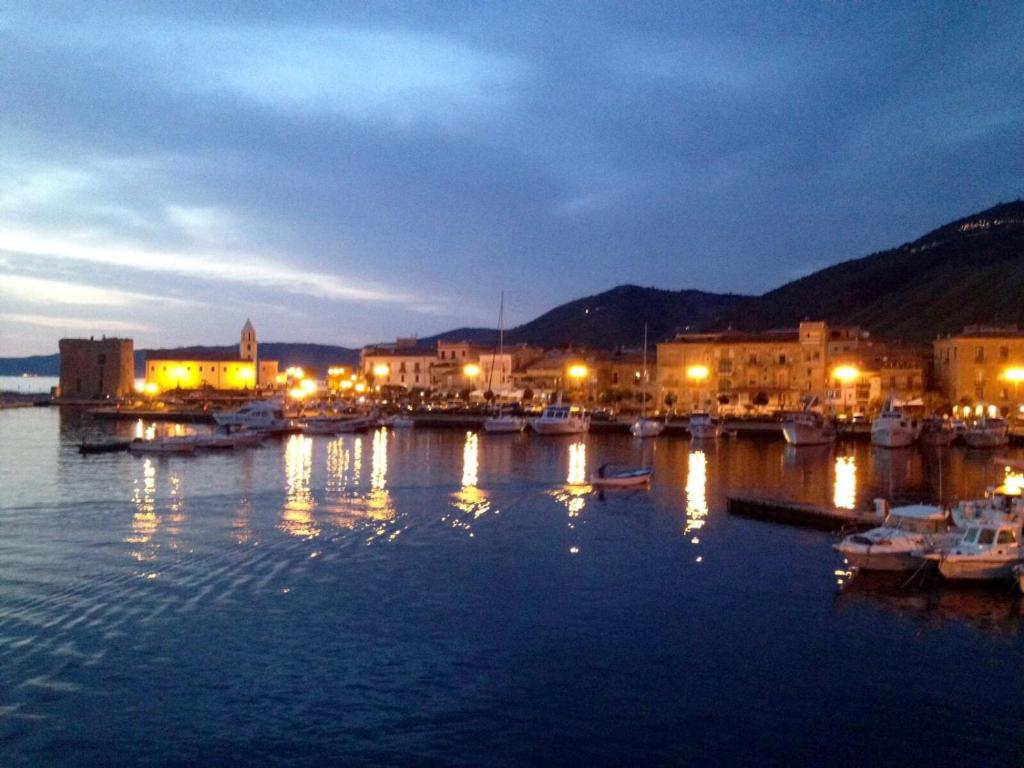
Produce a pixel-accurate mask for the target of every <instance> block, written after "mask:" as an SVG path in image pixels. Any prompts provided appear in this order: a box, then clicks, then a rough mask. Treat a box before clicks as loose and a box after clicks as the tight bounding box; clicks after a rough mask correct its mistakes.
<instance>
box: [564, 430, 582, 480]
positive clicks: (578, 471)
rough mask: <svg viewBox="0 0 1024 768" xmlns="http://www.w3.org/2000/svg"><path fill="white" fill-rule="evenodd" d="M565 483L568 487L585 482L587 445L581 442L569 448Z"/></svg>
mask: <svg viewBox="0 0 1024 768" xmlns="http://www.w3.org/2000/svg"><path fill="white" fill-rule="evenodd" d="M565 482H567V483H568V484H569V485H583V484H584V483H586V482H587V444H586V443H584V442H583V441H582V440H581V441H579V442H575V443H573V444H572V445H570V446H569V474H568V475H566V478H565Z"/></svg>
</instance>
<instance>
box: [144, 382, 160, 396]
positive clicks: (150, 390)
mask: <svg viewBox="0 0 1024 768" xmlns="http://www.w3.org/2000/svg"><path fill="white" fill-rule="evenodd" d="M143 390H145V392H146V394H147V395H155V394H156V393H157V392H159V391H160V387H158V386H157V385H156V384H155V383H154V382H152V381H148V382H146V386H144V387H143Z"/></svg>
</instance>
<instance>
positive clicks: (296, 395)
mask: <svg viewBox="0 0 1024 768" xmlns="http://www.w3.org/2000/svg"><path fill="white" fill-rule="evenodd" d="M306 394H307V393H306V390H304V389H303V388H302V387H292V388H291V389H289V390H288V396H289V397H291V398H292V399H293V400H301V399H302V398H304V397H305V396H306Z"/></svg>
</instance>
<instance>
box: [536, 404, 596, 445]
mask: <svg viewBox="0 0 1024 768" xmlns="http://www.w3.org/2000/svg"><path fill="white" fill-rule="evenodd" d="M530 427H531V428H532V429H533V431H534V432H536V433H537V434H538V435H579V434H583V433H584V432H586V431H587V430H588V429H590V418H589V417H588V416H587V414H585V413H584V412H583V409H582V408H580V407H579V406H578V405H565V404H564V403H562V396H561V395H559V396H558V400H557V402H555V403H553V404H551V405H549V406H548V407H547V408H545V409H544V411H543V413H541V415H540V416H538V417H537V418H535V419H534V420H533V421H532V422H530Z"/></svg>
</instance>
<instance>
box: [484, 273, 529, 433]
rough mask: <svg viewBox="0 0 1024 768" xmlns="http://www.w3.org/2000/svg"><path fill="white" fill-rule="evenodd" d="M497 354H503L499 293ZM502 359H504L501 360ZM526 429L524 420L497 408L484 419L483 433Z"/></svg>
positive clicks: (502, 317) (489, 388)
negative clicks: (494, 412)
mask: <svg viewBox="0 0 1024 768" xmlns="http://www.w3.org/2000/svg"><path fill="white" fill-rule="evenodd" d="M498 354H500V355H502V356H504V354H505V292H504V291H502V292H501V303H500V304H499V306H498ZM495 359H496V358H495V354H494V352H492V353H491V368H490V370H489V371H488V372H487V391H488V392H490V391H491V377H492V376H494V362H495ZM503 359H504V358H503ZM524 429H526V419H525V418H523V417H522V416H516V415H515V414H513V413H506V412H505V410H504V408H500V407H499V408H498V411H497V413H496V414H494V415H493V416H488V417H487V418H486V419H484V432H489V433H491V434H501V433H506V434H507V433H510V432H522V431H523V430H524Z"/></svg>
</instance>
